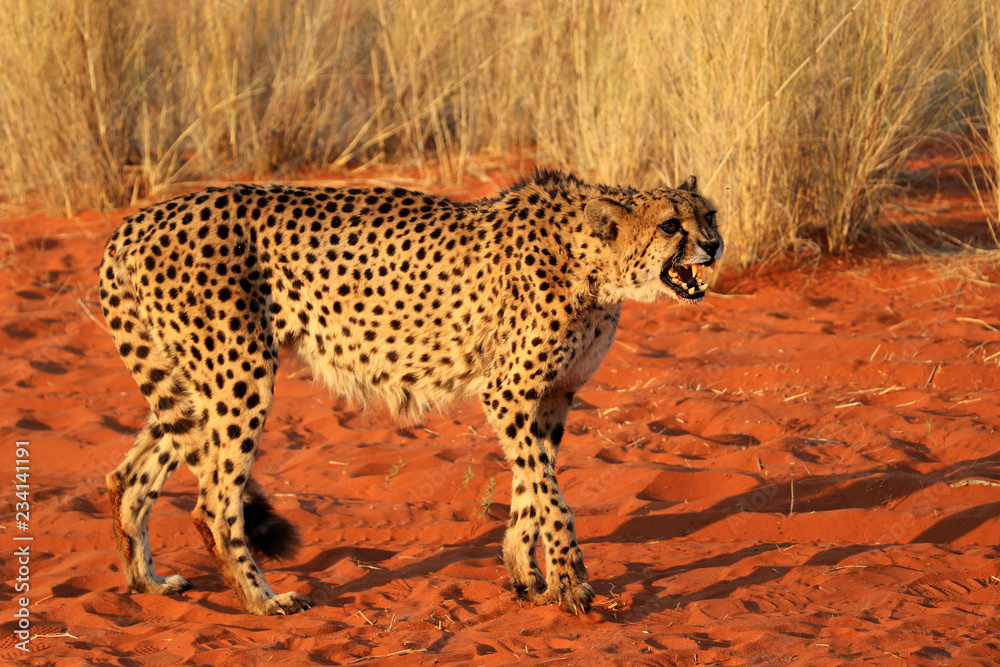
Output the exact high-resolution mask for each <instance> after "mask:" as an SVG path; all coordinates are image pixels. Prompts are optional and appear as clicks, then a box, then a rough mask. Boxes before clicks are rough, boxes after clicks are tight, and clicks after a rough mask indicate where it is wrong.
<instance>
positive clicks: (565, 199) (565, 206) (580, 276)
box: [490, 172, 634, 309]
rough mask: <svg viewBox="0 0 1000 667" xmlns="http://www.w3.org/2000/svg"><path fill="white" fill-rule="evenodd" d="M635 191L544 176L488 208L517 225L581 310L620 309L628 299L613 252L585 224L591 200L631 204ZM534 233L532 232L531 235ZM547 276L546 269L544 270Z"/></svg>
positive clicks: (556, 175) (515, 229)
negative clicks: (616, 200)
mask: <svg viewBox="0 0 1000 667" xmlns="http://www.w3.org/2000/svg"><path fill="white" fill-rule="evenodd" d="M633 192H634V191H632V190H630V189H624V188H611V187H607V186H603V185H591V184H588V183H585V182H583V181H581V180H579V179H577V178H576V177H574V176H571V175H567V174H563V173H559V172H541V173H539V174H536V175H535V177H534V178H533V179H531V180H529V181H526V182H522V183H519V184H517V185H515V186H514V187H512V188H511V189H510V190H507V191H505V192H503V193H501V195H500V197H498V198H497V199H495V200H492V201H491V202H490V204H491V206H490V208H491V209H492V210H493V211H496V212H498V213H499V215H502V216H503V220H505V221H506V222H507V223H508V224H510V225H513V229H512V230H509V231H512V233H513V235H514V236H515V238H516V236H517V234H518V233H520V232H525V233H527V235H528V236H527V238H528V240H529V242H532V239H534V242H536V243H538V244H539V248H540V252H541V253H542V254H543V256H544V257H546V259H547V262H546V263H547V264H549V265H550V266H552V267H553V268H554V269H555V271H552V273H554V274H556V275H558V277H559V280H560V281H561V282H563V283H564V285H563V286H564V288H565V289H566V290H567V291H568V293H569V296H570V298H571V299H572V301H574V302H575V303H576V304H577V305H578V306H591V307H598V308H602V309H605V308H615V307H620V306H621V304H622V302H623V301H625V300H626V295H625V293H624V290H622V289H621V288H620V287H619V284H620V276H619V269H618V265H617V264H616V262H614V258H613V256H612V252H611V249H610V248H609V247H608V245H607V244H605V243H604V241H602V240H601V239H600V238H599V237H598V236H597V235H596V234H595V232H594V230H593V229H592V228H591V227H590V225H589V224H588V223H587V222H586V220H585V218H584V213H583V211H584V208H585V207H586V205H587V202H589V201H590V200H591V199H594V198H595V197H601V196H605V197H607V196H612V197H615V198H617V199H620V200H626V201H627V200H628V199H629V198H630V197H631V195H632V194H633ZM533 232H534V233H533ZM542 270H543V271H544V270H545V269H542Z"/></svg>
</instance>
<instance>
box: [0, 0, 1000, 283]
mask: <svg viewBox="0 0 1000 667" xmlns="http://www.w3.org/2000/svg"><path fill="white" fill-rule="evenodd" d="M996 21H997V16H996V10H995V7H994V5H993V4H991V3H989V2H986V1H985V0H957V1H956V2H953V3H945V4H942V3H940V2H932V1H931V0H813V1H811V2H801V1H799V0H767V1H766V2H743V3H711V2H704V1H703V0H559V1H554V0H552V1H550V0H395V1H393V0H260V1H257V2H254V1H251V0H175V1H174V2H171V3H162V2H159V1H157V0H117V1H112V0H6V2H4V3H2V5H0V28H2V31H3V35H4V40H0V189H2V191H3V192H4V194H5V196H6V197H8V198H14V199H18V198H24V197H26V196H29V195H30V196H33V197H40V198H41V199H42V201H44V202H45V204H46V205H47V206H49V207H50V208H52V209H55V210H59V211H63V212H65V213H66V214H67V215H69V214H71V213H72V212H74V211H76V210H78V209H80V208H83V207H107V206H115V205H121V204H127V203H130V202H132V201H133V200H134V199H135V198H136V197H140V196H141V197H154V198H155V197H157V196H160V195H161V194H163V193H164V191H165V190H166V189H167V188H169V187H171V186H172V185H173V184H175V183H177V182H178V181H183V180H187V179H193V178H212V177H218V176H231V175H234V174H239V175H241V176H242V177H247V178H275V177H277V178H280V177H281V176H282V175H285V174H288V173H290V172H292V171H296V170H303V169H311V168H327V167H339V166H343V165H348V164H358V163H366V162H379V161H393V162H405V163H410V164H417V165H420V164H424V163H431V162H432V163H434V164H435V165H437V166H439V167H440V169H441V173H443V174H444V175H445V177H446V178H449V179H458V178H460V177H461V176H462V174H463V173H464V172H465V171H466V170H467V169H468V168H469V167H470V165H472V164H473V163H474V161H475V160H476V159H477V156H480V155H483V154H484V153H504V152H509V151H512V150H518V151H520V152H521V153H522V154H528V155H529V156H530V157H532V158H533V159H534V161H535V162H537V163H539V164H545V165H550V166H554V167H561V168H567V169H571V170H574V171H577V172H579V173H580V174H581V175H582V176H585V177H587V178H591V179H596V180H603V181H607V182H615V183H629V184H633V185H637V186H650V185H658V184H668V185H676V184H678V183H680V182H681V181H682V180H683V179H684V177H685V176H686V175H687V174H689V173H696V174H698V175H699V176H700V178H701V182H702V184H703V189H704V190H705V191H706V192H707V194H709V195H710V196H713V197H714V198H715V200H716V202H717V204H718V205H719V208H720V212H721V215H720V219H721V220H723V222H724V224H725V225H726V230H725V231H726V235H727V238H728V241H729V243H728V245H729V247H730V248H732V249H733V250H734V251H735V252H734V253H733V254H732V256H731V258H730V259H731V260H735V261H736V262H737V263H739V264H744V265H745V264H748V263H751V262H755V261H759V260H763V259H767V258H768V257H771V256H774V255H775V254H780V253H784V252H788V251H796V250H799V249H803V248H807V247H809V248H815V247H816V245H817V244H819V245H821V246H823V247H824V248H825V249H827V250H829V251H832V252H848V251H850V249H851V248H852V246H853V244H854V243H855V242H856V241H857V240H858V238H859V235H861V234H863V233H865V232H868V231H874V232H876V233H877V231H878V225H877V224H876V223H877V220H878V217H879V210H880V207H881V206H882V205H883V204H884V203H885V202H886V201H887V200H888V199H889V198H890V197H891V196H892V195H893V193H894V192H895V191H896V189H897V188H898V185H899V178H900V174H901V170H902V168H903V166H904V163H905V161H906V160H907V158H908V157H909V156H910V155H911V154H912V152H913V150H914V149H915V148H916V147H917V146H919V144H920V143H921V142H922V141H924V140H926V138H927V137H929V136H933V135H935V134H936V133H940V132H943V131H951V130H955V129H959V128H958V126H957V125H956V121H955V110H956V109H957V108H958V106H959V102H958V100H960V99H964V97H963V91H964V90H967V81H968V80H970V74H975V75H976V76H973V77H971V78H974V79H975V80H977V81H980V80H981V81H986V82H987V83H988V82H991V81H992V82H993V84H994V87H993V88H992V89H991V88H989V87H988V86H984V87H982V94H980V95H978V96H977V98H976V105H977V106H976V113H977V114H981V115H982V117H984V118H987V117H989V118H992V121H990V122H992V123H993V125H992V127H993V128H994V129H995V128H996V127H997V125H996V124H997V123H998V122H1000V121H998V115H1000V111H998V109H1000V101H998V95H1000V93H998V92H997V86H996V85H995V84H996V83H997V81H998V79H997V71H998V70H1000V67H998V66H997V62H998V57H1000V48H998V47H997V43H996V41H995V39H996V35H997V34H1000V33H997V31H996V30H992V31H986V28H985V26H986V25H988V24H989V25H996ZM984 36H985V37H984ZM987 37H988V38H989V39H987ZM991 39H992V40H993V41H990V40H991ZM970 49H971V51H970ZM976 49H979V51H976ZM970 52H978V53H981V54H982V57H981V58H973V59H970V58H968V57H965V58H963V57H962V54H966V55H967V54H968V53H970ZM973 70H974V71H973ZM987 72H988V73H987ZM984 73H987V74H984ZM963 87H965V88H963ZM990 91H992V92H990ZM989 114H992V116H990V115H989ZM988 136H990V137H991V140H992V141H993V142H994V143H993V146H994V150H998V148H997V146H998V145H1000V144H998V143H997V142H998V141H1000V132H998V131H994V132H992V133H990V134H989V135H988Z"/></svg>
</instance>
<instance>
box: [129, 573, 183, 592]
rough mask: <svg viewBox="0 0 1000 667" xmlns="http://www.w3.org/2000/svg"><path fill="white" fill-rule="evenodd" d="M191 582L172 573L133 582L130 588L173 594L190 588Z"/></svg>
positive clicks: (131, 589) (139, 590)
mask: <svg viewBox="0 0 1000 667" xmlns="http://www.w3.org/2000/svg"><path fill="white" fill-rule="evenodd" d="M191 587H192V586H191V582H190V581H188V580H187V579H185V578H184V577H182V576H180V575H179V574H172V575H170V576H169V577H155V576H154V577H153V578H152V579H151V580H149V581H139V582H133V583H132V584H131V585H130V586H129V590H130V591H131V592H133V593H152V594H154V595H173V594H175V593H183V592H184V591H186V590H188V589H190V588H191Z"/></svg>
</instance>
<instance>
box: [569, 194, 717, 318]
mask: <svg viewBox="0 0 1000 667" xmlns="http://www.w3.org/2000/svg"><path fill="white" fill-rule="evenodd" d="M696 188H697V181H696V179H695V177H694V176H690V177H688V179H687V180H686V181H685V182H684V183H683V185H681V186H680V187H679V188H676V189H673V188H659V189H656V190H650V191H646V192H640V193H637V194H635V195H632V196H630V197H628V199H627V200H624V198H622V199H618V198H613V197H603V196H602V197H597V198H594V199H591V200H590V201H589V202H587V205H586V207H585V209H584V217H585V218H586V220H587V222H588V223H589V224H590V226H591V228H592V229H593V231H594V232H595V233H596V235H597V236H598V237H600V238H601V240H603V241H604V242H605V243H606V244H607V245H608V246H609V247H610V249H611V254H612V258H613V264H614V267H613V268H614V269H615V270H614V272H613V273H615V274H616V276H614V282H615V283H617V284H616V285H614V286H613V287H610V288H609V289H608V292H609V296H612V297H613V298H618V299H621V300H625V299H630V300H633V301H642V302H647V303H649V302H653V301H657V300H659V299H662V298H665V297H668V296H669V297H673V298H675V299H677V300H679V301H681V302H684V303H697V302H699V301H701V300H702V299H703V298H704V297H705V290H706V289H707V288H708V286H707V285H706V284H705V283H704V281H703V280H702V273H703V268H704V267H709V266H712V265H713V264H714V263H715V262H716V260H718V259H720V258H721V257H722V253H723V249H724V244H723V241H722V237H721V236H720V235H719V230H718V228H717V226H716V221H715V210H714V208H713V207H712V204H711V203H710V202H709V201H708V200H706V199H705V198H704V197H702V196H701V195H699V194H698V193H697V190H696Z"/></svg>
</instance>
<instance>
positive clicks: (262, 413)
mask: <svg viewBox="0 0 1000 667" xmlns="http://www.w3.org/2000/svg"><path fill="white" fill-rule="evenodd" d="M722 253H723V241H722V238H721V236H720V234H719V231H718V229H717V225H716V219H715V211H714V209H713V206H712V204H711V203H710V202H709V201H708V200H707V199H705V198H704V197H702V196H701V195H700V194H698V193H697V189H696V180H695V178H694V177H693V176H692V177H690V178H689V179H688V180H687V181H685V182H684V184H682V185H681V186H679V187H678V188H676V189H674V188H658V189H651V190H646V191H639V190H635V189H632V188H627V187H609V186H604V185H590V184H587V183H586V182H584V181H582V180H580V179H578V178H577V177H575V176H573V175H571V174H566V173H562V172H558V171H537V172H535V174H534V176H533V177H530V178H527V179H525V180H523V181H521V182H519V183H517V184H516V185H513V186H512V187H510V188H508V189H507V190H504V191H503V192H501V193H500V194H499V195H498V196H496V197H492V198H484V199H481V200H478V201H473V202H455V201H451V200H449V199H446V198H441V197H436V196H431V195H427V194H422V193H419V192H412V191H408V190H405V189H401V188H396V189H386V188H381V187H376V188H371V189H361V188H350V189H342V188H322V187H291V186H282V185H233V186H230V187H225V188H209V189H207V190H204V191H201V192H197V193H194V194H188V195H185V196H181V197H178V198H175V199H171V200H169V201H166V202H163V203H159V204H156V205H153V206H150V207H149V208H146V209H144V210H142V211H139V212H138V213H136V214H135V215H133V216H131V217H129V218H127V219H126V220H125V221H124V222H123V224H122V225H121V226H120V227H119V228H118V229H117V231H115V232H114V234H113V236H112V237H111V239H110V240H109V241H108V243H107V246H106V249H105V253H104V257H103V261H102V264H101V276H100V296H101V304H102V307H103V311H104V316H105V318H106V320H107V323H108V327H109V330H110V332H111V335H112V338H113V339H114V343H115V345H116V346H117V349H118V352H119V354H120V355H121V357H122V359H123V360H124V362H125V365H126V366H127V367H128V369H129V371H130V372H131V373H132V376H133V378H134V380H135V382H136V383H137V384H138V386H139V390H140V391H141V393H142V395H143V396H144V397H145V398H146V400H147V401H148V402H149V406H150V408H151V413H150V415H149V417H148V419H147V421H146V423H145V425H144V427H143V428H142V429H141V431H140V432H139V434H138V435H137V437H136V440H135V444H134V445H133V447H132V448H131V449H130V450H129V452H128V454H127V456H126V457H125V460H124V461H123V462H122V463H121V465H119V466H118V467H117V468H116V469H115V470H114V471H112V472H111V473H110V474H109V475H108V476H107V486H108V493H109V498H110V501H111V510H112V512H113V519H114V520H113V526H114V534H115V537H116V541H117V546H118V551H119V555H120V557H121V561H122V564H123V568H124V571H125V576H126V578H127V581H128V587H129V589H130V591H131V592H144V593H160V594H170V593H178V592H181V591H184V590H186V589H188V588H189V587H190V584H189V583H188V582H187V581H186V580H185V579H184V578H183V577H181V576H179V575H170V576H158V575H156V574H155V572H154V568H153V560H152V553H151V549H150V544H149V534H148V518H149V513H150V510H151V509H152V507H153V504H154V503H155V501H156V498H157V495H158V493H159V492H160V489H161V487H162V486H163V483H164V481H165V480H166V479H167V477H168V476H169V475H170V474H171V473H172V472H173V471H174V470H175V469H176V468H177V467H178V466H179V465H180V464H181V463H182V462H184V463H186V464H187V465H188V466H189V467H190V469H191V470H192V471H193V473H194V474H195V476H196V477H197V479H198V484H199V489H200V490H199V493H198V499H197V503H196V505H195V508H194V510H193V511H192V519H193V521H194V523H195V525H196V527H197V528H198V531H199V532H200V534H201V536H202V538H203V540H204V542H205V545H206V547H207V548H208V551H209V553H210V554H212V556H213V557H214V559H215V562H216V565H217V566H218V569H219V572H220V574H221V575H222V577H223V579H224V580H225V581H226V583H227V584H228V585H229V586H230V587H231V588H232V589H233V591H234V592H235V594H236V596H237V598H238V599H239V602H240V604H241V605H242V607H243V609H244V610H245V611H246V612H248V613H252V614H292V613H296V612H299V611H302V610H306V609H309V608H310V606H311V603H310V601H309V599H308V598H307V597H306V596H304V595H302V594H300V593H297V592H289V593H281V594H276V593H275V592H274V591H273V590H272V589H271V587H270V586H269V585H268V583H267V581H265V579H264V576H263V574H262V573H261V570H260V568H259V567H258V565H257V561H256V560H255V556H256V557H257V558H260V557H264V556H270V557H277V558H281V557H285V556H288V555H290V554H291V553H292V552H293V551H294V548H295V547H296V546H297V544H298V541H299V538H298V534H297V533H296V531H295V529H294V527H293V526H292V525H291V524H290V523H289V522H288V521H287V520H285V519H283V518H282V517H280V516H279V515H277V514H276V513H275V512H274V511H273V508H272V507H271V505H270V504H269V503H268V501H267V497H266V495H265V494H264V493H263V491H262V489H261V488H260V487H259V486H258V485H257V484H256V483H255V482H254V480H252V479H251V477H250V467H251V464H252V463H253V460H254V455H255V454H256V453H257V449H258V444H259V442H260V437H261V432H262V430H263V429H264V422H265V420H266V418H267V413H268V410H269V409H270V407H271V403H272V394H273V387H274V380H275V372H276V369H277V363H278V348H279V346H280V345H282V344H285V345H288V346H290V347H291V348H292V349H293V350H294V352H295V353H296V354H297V355H298V357H299V358H300V359H301V360H303V362H304V364H305V365H306V366H307V367H308V368H309V369H311V371H312V373H313V375H314V377H315V378H316V379H318V380H320V381H321V382H323V383H325V384H326V385H328V386H329V388H330V389H331V390H332V391H334V392H337V393H338V394H341V395H344V396H347V397H350V398H353V399H354V400H355V401H356V402H357V403H358V404H359V405H360V406H361V407H364V406H368V405H370V404H373V403H376V404H384V405H385V406H387V407H388V410H389V412H390V413H391V414H392V415H393V416H394V417H395V418H396V419H398V420H399V421H400V422H403V423H407V422H409V423H412V422H414V421H416V420H419V419H420V417H421V415H423V414H424V413H425V412H427V411H428V410H431V409H437V408H440V407H441V406H442V405H443V404H445V403H447V402H448V401H451V400H455V399H478V401H479V403H480V404H481V405H482V408H483V410H484V412H485V414H486V418H487V420H488V421H489V423H490V424H491V425H492V427H493V429H494V430H495V431H496V435H497V437H498V439H499V440H500V444H501V446H502V449H503V452H504V454H505V456H506V459H507V461H508V462H509V463H510V466H511V469H512V471H513V480H512V496H511V502H510V517H509V523H508V527H507V531H506V535H505V537H504V540H503V547H502V553H503V561H504V564H505V565H506V569H507V572H508V574H509V577H510V580H511V584H512V586H513V588H514V590H515V591H516V593H517V595H518V596H520V597H521V598H522V599H525V600H528V601H531V602H534V603H538V604H549V603H556V604H559V605H561V606H562V608H563V609H565V610H566V611H568V612H571V613H580V612H586V611H587V610H588V609H589V608H590V605H591V602H592V600H593V597H594V591H593V589H592V588H591V586H590V585H589V584H588V583H587V581H586V570H585V568H584V563H583V555H582V553H581V550H580V547H579V545H578V543H577V539H576V530H575V525H574V519H573V514H572V513H571V511H570V508H569V506H568V505H567V504H566V501H565V500H564V499H563V496H562V493H561V492H560V489H559V484H558V483H557V481H556V457H557V454H558V452H559V446H560V442H561V441H562V439H563V433H564V424H565V422H566V417H567V413H568V412H569V410H570V405H571V404H572V402H573V396H574V393H575V392H577V391H578V390H579V389H580V387H581V386H582V385H583V384H584V382H586V381H587V379H588V378H589V377H590V376H591V375H592V374H593V372H594V371H595V370H596V369H597V366H598V365H599V364H600V362H601V360H602V359H603V357H604V355H605V354H606V353H607V351H608V349H609V347H610V345H611V343H612V340H613V338H614V335H615V330H616V327H617V324H618V319H619V315H620V313H621V308H622V303H623V302H624V301H626V300H635V301H640V302H654V301H657V300H660V299H663V298H666V297H673V298H674V299H677V300H679V301H682V302H684V303H697V302H698V301H701V300H702V299H703V298H704V297H705V294H706V290H707V286H706V285H705V283H704V282H703V275H704V274H703V267H707V266H711V265H712V264H713V263H715V262H716V261H717V260H719V258H721V257H722ZM540 538H541V540H542V543H543V552H544V560H545V571H544V573H543V571H542V569H541V568H540V566H539V563H538V560H537V558H536V552H537V545H538V542H539V539H540Z"/></svg>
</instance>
